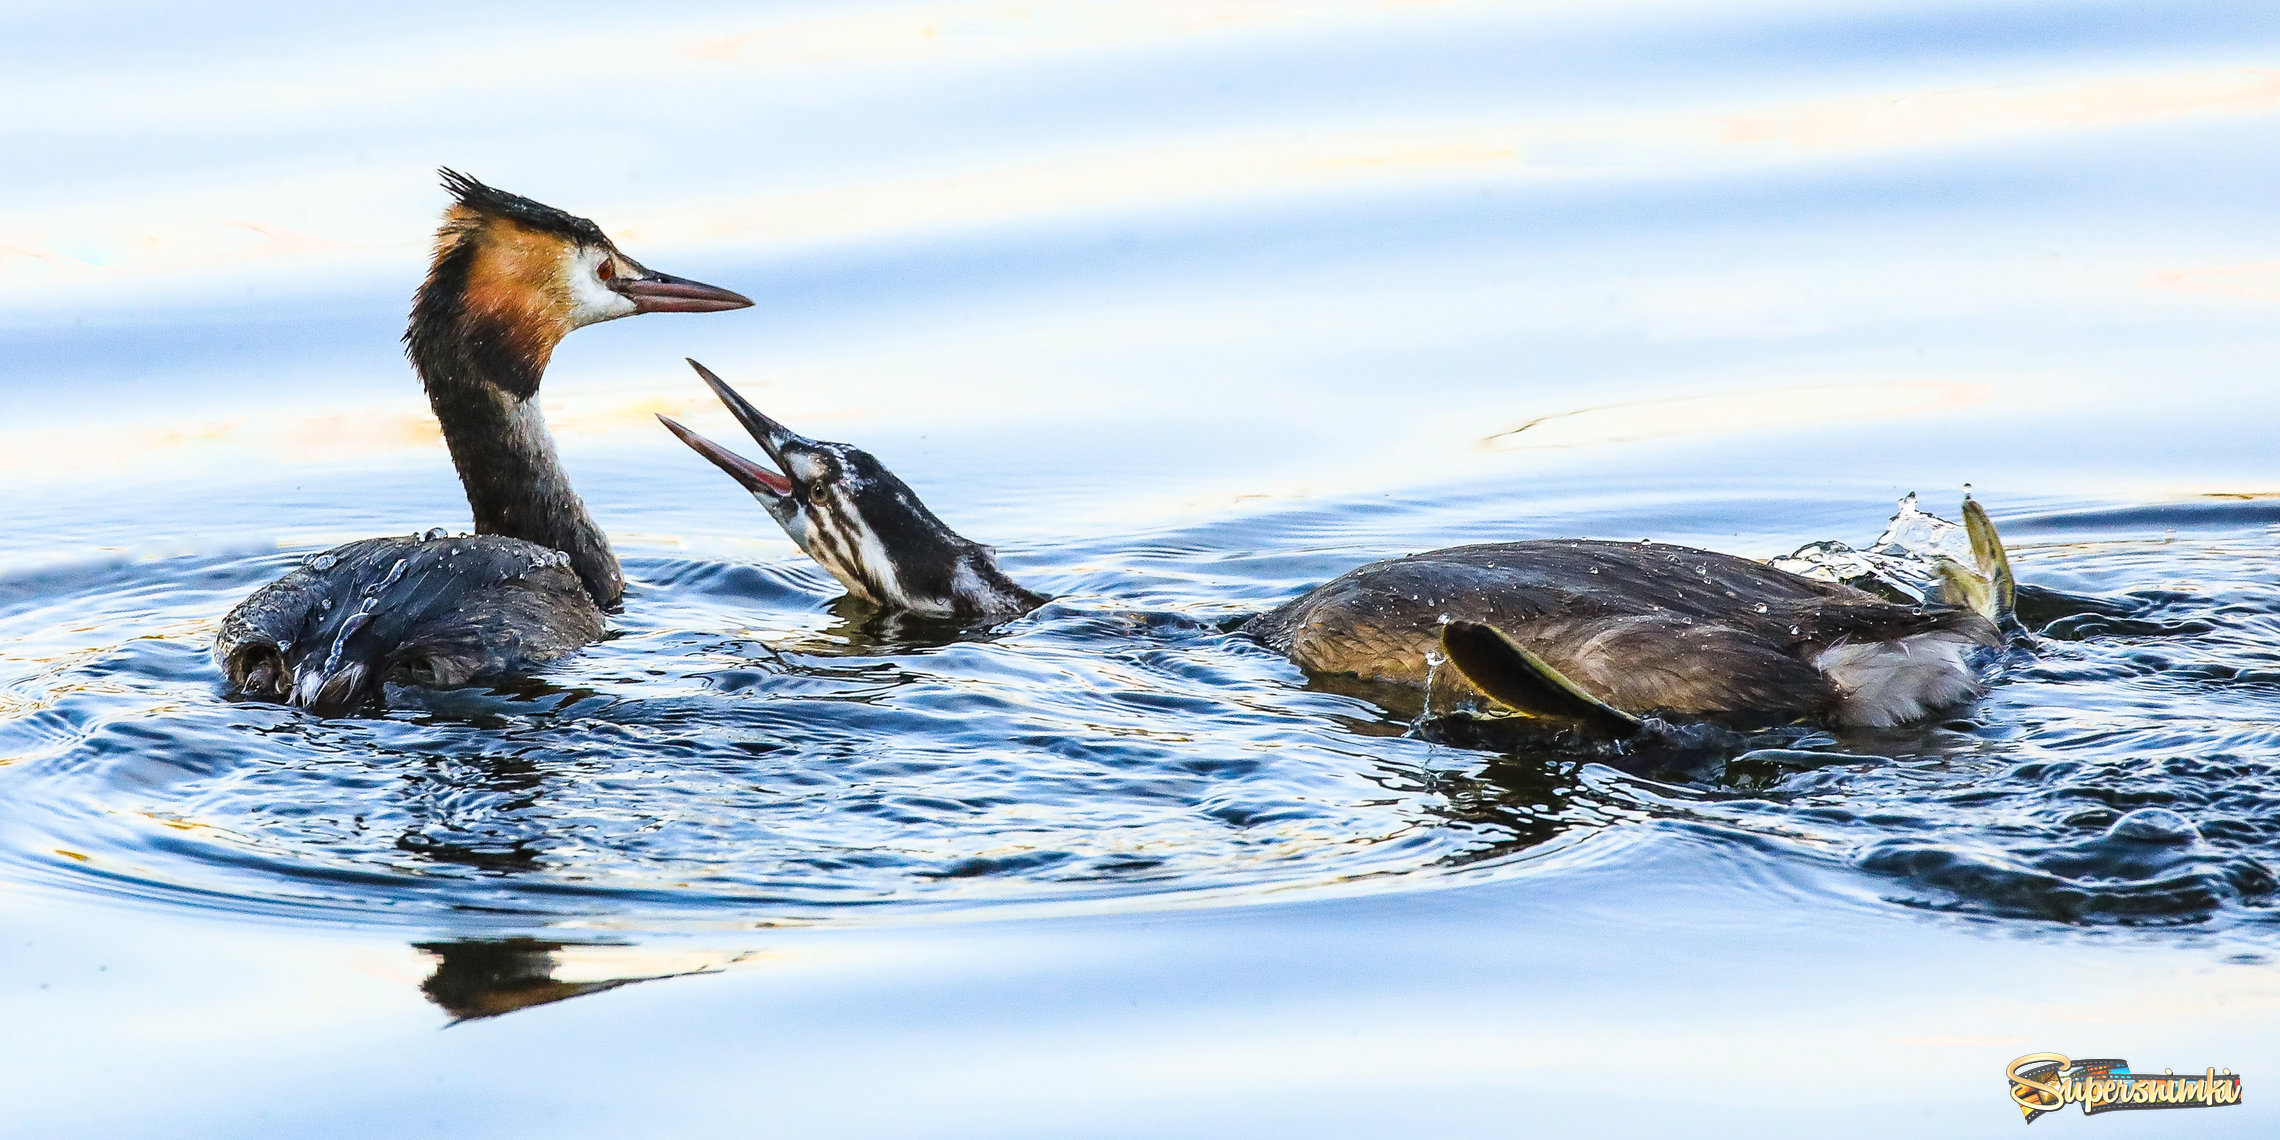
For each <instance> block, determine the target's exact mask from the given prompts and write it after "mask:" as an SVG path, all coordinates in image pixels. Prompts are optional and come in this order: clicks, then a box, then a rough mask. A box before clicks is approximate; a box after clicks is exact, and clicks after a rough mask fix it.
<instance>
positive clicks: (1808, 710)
mask: <svg viewBox="0 0 2280 1140" xmlns="http://www.w3.org/2000/svg"><path fill="white" fill-rule="evenodd" d="M689 363H690V364H691V365H693V366H695V368H696V369H697V372H698V374H699V375H701V376H703V377H704V380H705V383H707V384H709V385H711V387H712V390H713V392H714V393H715V394H717V395H718V396H719V397H720V399H721V401H722V402H723V403H725V404H727V405H728V408H729V411H730V412H732V413H733V414H734V415H735V416H736V418H737V420H738V422H740V423H742V424H743V425H744V427H745V430H747V431H749V432H751V433H752V437H753V438H754V439H755V440H758V441H759V443H760V446H761V447H762V448H763V449H764V450H765V451H766V452H767V453H768V458H769V459H771V460H773V461H774V462H775V464H776V466H777V467H778V468H779V469H780V473H779V472H778V471H771V470H769V469H768V468H766V467H764V466H762V465H760V464H757V463H754V462H752V461H751V460H748V459H745V458H743V457H742V456H739V455H737V454H736V453H734V452H731V451H729V450H728V449H726V448H724V447H721V446H720V445H719V444H716V443H714V442H712V441H711V440H708V439H706V438H704V437H703V436H700V435H698V434H696V433H695V432H692V431H690V430H689V429H687V428H685V427H682V426H681V425H680V424H677V423H675V422H673V421H672V420H670V419H665V417H662V416H660V417H659V419H661V420H663V421H664V423H665V426H666V427H667V428H670V429H671V430H672V431H673V433H674V434H675V435H678V436H679V437H680V438H681V440H682V442H684V443H686V444H688V445H689V446H690V447H692V448H694V449H696V451H697V452H698V454H700V455H703V456H704V457H705V458H707V459H709V460H711V461H712V462H713V463H714V464H715V465H716V466H718V467H719V468H720V469H721V470H723V471H725V472H727V473H728V474H729V475H730V476H731V477H732V478H734V479H735V480H736V481H737V482H738V483H740V484H742V485H743V486H744V488H745V489H746V490H748V491H750V492H751V493H752V495H753V497H754V498H756V499H758V500H759V501H760V503H761V505H762V506H765V507H766V508H768V512H769V514H771V515H773V516H775V518H776V521H777V522H779V523H781V524H782V525H783V527H784V530H785V532H786V533H788V534H789V535H791V538H792V541H793V542H795V543H797V544H799V547H800V549H802V550H804V551H806V552H807V553H808V554H809V555H810V556H812V557H813V558H814V559H815V560H816V561H817V562H819V563H821V564H822V565H823V567H824V569H826V570H829V571H830V572H831V574H832V576H833V577H836V578H838V579H839V581H840V582H841V583H843V584H845V585H846V587H847V588H848V590H849V591H850V592H851V593H853V594H855V595H856V596H857V597H860V598H863V599H866V600H868V601H871V602H874V603H877V604H879V605H882V606H891V607H897V608H901V609H908V610H913V611H917V612H919V613H924V614H931V615H936V616H941V617H953V618H958V619H961V620H983V619H1003V618H1009V617H1014V616H1017V615H1020V614H1023V613H1027V612H1028V611H1030V610H1032V609H1035V608H1036V607H1037V606H1039V605H1041V604H1043V603H1044V601H1045V600H1046V599H1045V597H1044V596H1043V595H1040V594H1037V593H1035V592H1032V591H1030V590H1027V589H1024V588H1022V587H1021V586H1020V585H1018V584H1016V583H1015V582H1014V581H1013V580H1012V579H1011V578H1009V577H1007V576H1006V575H1005V573H1004V572H1003V571H1001V570H999V569H998V566H997V562H996V559H995V557H994V556H993V555H992V553H991V551H990V550H989V548H988V547H985V546H980V545H978V544H975V543H972V542H969V541H967V540H966V539H964V538H961V537H959V536H958V535H957V534H955V533H953V532H952V531H951V530H950V528H948V527H947V526H944V525H943V524H942V522H941V521H940V520H939V519H937V518H935V517H934V515H933V513H932V512H930V511H928V510H927V509H926V507H925V505H924V504H922V503H920V502H919V500H918V497H917V496H916V495H914V494H912V493H911V490H910V488H909V487H908V486H906V485H904V483H903V481H902V480H900V479H897V478H895V476H894V475H893V474H892V473H890V472H888V471H887V469H886V468H884V467H882V466H881V465H880V464H879V462H878V461H877V460H875V459H873V458H872V457H871V456H870V455H869V454H868V453H866V452H863V451H861V450H859V449H857V448H854V447H850V446H848V445H846V444H841V443H823V442H819V441H816V440H810V439H806V438H804V437H801V436H799V435H796V434H794V433H793V432H792V431H791V430H790V429H788V428H785V427H784V426H783V425H782V424H779V423H777V422H776V421H774V420H772V419H769V418H768V417H767V416H765V415H762V414H761V413H760V412H759V411H758V410H757V409H755V408H754V407H752V405H751V404H750V403H748V402H746V401H745V400H744V399H743V397H741V396H739V395H737V394H736V392H735V391H733V390H732V389H730V388H729V387H728V385H727V384H725V383H723V382H722V381H721V379H720V378H719V377H717V376H715V375H713V374H712V373H711V372H710V371H709V370H707V369H706V368H705V367H704V366H703V365H701V364H697V363H696V362H695V361H693V360H692V361H690V362H689ZM1964 513H1965V519H1966V524H1967V526H1968V527H1969V528H1970V530H1971V533H1972V538H1973V548H1974V554H1975V557H1976V560H1977V561H1978V562H1979V563H1980V566H1979V569H1978V572H1977V574H1976V575H1974V574H1973V572H1970V571H1965V570H1963V569H1962V568H1961V567H1959V566H1956V565H1954V564H1952V563H1950V564H1947V565H1946V566H1944V567H1943V571H1944V572H1945V574H1946V576H1947V578H1948V579H1949V589H1948V590H1947V595H1948V596H1949V597H1952V598H1956V599H1958V600H1959V601H1968V602H1970V603H1972V604H1960V605H1948V604H1925V605H1903V604H1899V603H1895V602H1890V601H1886V600H1884V599H1882V598H1879V597H1877V596H1875V595H1873V594H1869V593H1867V592H1865V591H1862V590H1858V589H1854V588H1853V587H1850V586H1843V585H1837V584H1834V583H1829V582H1818V581H1814V580H1811V579H1808V578H1802V577H1799V576H1797V575H1795V574H1791V573H1788V572H1786V571H1782V570H1776V569H1774V568H1772V567H1770V566H1766V565H1763V564H1761V563H1757V562H1752V561H1750V560H1748V559H1745V558H1737V557H1734V556H1732V555H1728V554H1717V553H1713V552H1711V551H1707V550H1695V549H1692V548H1690V547H1683V546H1668V545H1664V544H1661V543H1618V542H1593V541H1585V540H1539V541H1530V542H1504V543H1491V544H1486V545H1480V546H1460V547H1454V548H1451V549H1447V550H1436V551H1432V552H1429V553H1425V554H1415V555H1411V556H1409V557H1406V558H1396V559H1391V560H1388V561H1384V562H1373V563H1371V564H1369V565H1367V566H1363V567H1360V568H1359V569H1356V570H1353V571H1350V572H1348V573H1346V574H1344V575H1341V576H1339V577H1338V578H1336V579H1334V580H1332V581H1330V582H1328V583H1325V584H1323V585H1321V586H1318V587H1316V588H1315V589H1313V590H1310V591H1308V592H1307V593H1306V594H1304V595H1302V596H1300V597H1299V598H1297V599H1295V600H1293V601H1290V602H1287V603H1285V604H1283V605H1281V606H1277V607H1276V608H1275V609H1273V610H1270V611H1268V612H1267V613H1264V614H1261V615H1259V616H1257V617H1255V618H1252V619H1251V620H1250V621H1248V622H1246V623H1245V624H1244V625H1243V626H1242V627H1241V628H1242V630H1243V631H1244V632H1245V633H1248V634H1249V635H1251V636H1252V637H1255V638H1257V639H1258V640H1259V641H1260V642H1262V643H1264V644H1266V645H1267V646H1269V647H1271V648H1273V649H1275V650H1277V651H1279V652H1281V653H1283V654H1285V655H1287V656H1288V657H1289V658H1290V659H1291V660H1292V661H1294V662H1296V663H1297V664H1298V665H1299V666H1300V667H1301V668H1303V669H1306V670H1307V671H1308V672H1310V673H1315V674H1324V675H1340V676H1349V677H1355V678H1359V679H1361V680H1363V681H1367V682H1375V683H1378V684H1382V685H1390V686H1395V687H1399V688H1404V689H1409V690H1413V691H1415V692H1418V693H1420V694H1423V695H1425V696H1426V697H1427V698H1428V699H1429V700H1430V703H1431V705H1432V707H1437V708H1451V707H1454V706H1455V705H1456V704H1457V703H1459V702H1462V701H1465V700H1467V699H1471V700H1475V701H1477V700H1478V698H1480V697H1481V696H1484V695H1485V696H1487V697H1490V698H1493V699H1494V700H1495V701H1496V702H1497V703H1499V704H1501V705H1504V706H1506V707H1508V708H1510V709H1512V710H1514V711H1517V712H1521V713H1524V714H1527V715H1530V716H1534V717H1538V718H1542V719H1546V720H1550V721H1553V722H1557V723H1559V724H1562V725H1575V726H1579V727H1582V728H1584V729H1586V730H1589V731H1591V732H1593V733H1595V734H1600V735H1608V736H1615V737H1623V736H1628V735H1631V734H1634V733H1636V732H1638V731H1639V730H1640V728H1641V721H1640V718H1641V717H1643V716H1645V715H1648V714H1675V715H1677V716H1681V717H1685V718H1690V719H1700V720H1711V721H1722V722H1729V723H1759V724H1763V723H1774V722H1788V721H1796V720H1806V721H1815V722H1820V723H1825V724H1831V725H1842V726H1857V727H1885V726H1890V725H1896V724H1902V723H1905V722H1908V721H1911V720H1917V719H1920V718H1922V717H1924V716H1926V715H1929V714H1930V713H1932V712H1935V711H1938V710H1940V709H1943V708H1948V707H1951V706H1954V705H1957V704H1960V703H1962V702H1964V701H1968V700H1970V699H1971V698H1973V697H1974V696H1976V695H1978V692H1979V678H1978V675H1977V660H1976V659H1977V658H1981V657H1983V656H1986V655H1988V653H1987V651H1991V650H1994V649H1997V648H1998V647H2000V646H2001V645H2002V644H2003V635H2002V633H2001V632H2000V630H1999V629H1998V623H1999V621H2000V620H2002V619H2003V617H2004V615H2005V613H2006V612H2007V610H2008V608H2009V606H2010V604H2011V589H2012V587H2011V583H2010V568H2009V563H2008V560H2007V558H2006V557H2005V555H2004V553H2003V548H2002V544H2001V542H2000V541H1999V540H1998V539H1997V537H1996V535H1995V530H1994V527H1993V525H1992V524H1991V523H1990V522H1989V521H1988V519H1987V515H1986V512H1985V511H1984V510H1982V509H1981V508H1980V506H1979V505H1978V504H1977V503H1975V502H1970V501H1966V503H1965V511H1964ZM1444 661H1446V662H1448V663H1450V664H1453V665H1454V666H1455V668H1454V669H1440V668H1437V666H1438V665H1440V664H1441V663H1442V662H1444Z"/></svg>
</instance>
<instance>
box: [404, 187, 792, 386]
mask: <svg viewBox="0 0 2280 1140" xmlns="http://www.w3.org/2000/svg"><path fill="white" fill-rule="evenodd" d="M441 173H442V175H443V185H444V189H446V190H449V191H450V192H451V194H452V197H453V199H454V201H453V202H452V204H451V207H450V208H449V209H448V210H446V211H445V212H444V216H443V228H442V229H440V230H438V231H437V232H436V240H435V256H434V260H433V261H432V262H431V264H430V265H429V268H428V276H427V280H426V281H425V282H424V283H423V284H422V285H421V286H420V291H419V294H418V295H417V296H416V297H415V298H414V299H413V302H412V323H411V328H410V329H409V330H408V331H407V332H406V333H405V334H404V340H405V343H406V344H407V346H408V347H409V350H410V353H411V355H412V357H413V359H414V361H415V362H419V361H422V360H423V358H426V359H427V362H428V363H434V364H442V363H445V362H443V361H440V360H435V359H433V358H434V356H435V352H434V350H435V349H437V348H439V347H442V346H444V345H447V344H448V345H449V346H451V347H453V348H456V349H458V350H460V351H463V352H465V353H467V354H468V355H469V356H470V357H472V358H473V359H471V360H469V361H468V363H469V364H472V365H474V366H475V367H473V368H471V369H470V371H472V372H476V373H480V374H482V375H484V376H485V377H486V378H488V379H490V380H491V381H492V382H493V383H496V384H499V385H500V386H502V387H505V388H507V389H508V390H509V391H510V392H512V393H513V394H514V395H517V396H522V397H526V398H527V397H528V396H529V395H531V394H532V393H534V392H536V391H537V389H538V379H539V376H540V375H541V374H543V373H544V372H545V370H546V362H547V360H548V359H549V358H550V357H551V356H552V355H553V352H554V346H555V345H556V344H558V343H560V342H561V340H562V338H563V337H564V336H567V335H568V334H569V333H570V331H571V330H572V329H578V328H583V327H585V326H587V325H591V324H596V323H599V322H601V321H612V320H616V319H617V318H619V317H630V316H633V315H634V314H636V313H714V312H720V311H722V310H726V309H742V308H745V307H747V306H749V305H751V304H752V301H751V300H750V299H749V298H747V297H744V296H743V295H741V294H738V293H732V292H730V291H728V290H726V289H722V288H719V287H717V286H712V285H706V284H704V283H702V282H698V281H690V280H687V279H685V278H680V277H675V276H673V275H671V274H669V273H659V272H657V271H656V270H653V269H650V268H649V267H647V266H645V265H643V264H641V263H640V262H638V261H635V260H634V259H633V258H631V257H628V256H626V254H625V253H624V251H622V250H620V249H618V247H617V244H616V243H615V242H612V241H611V240H610V239H609V237H608V235H606V234H604V233H602V229H601V227H600V226H597V225H595V224H594V223H593V222H591V221H588V220H587V219H585V218H581V217H578V216H577V215H575V214H571V213H567V212H564V211H562V210H558V209H555V208H554V207H552V206H549V205H546V204H545V203H542V202H535V201H532V200H531V199H529V198H525V197H523V196H522V195H520V194H509V193H507V192H506V191H504V190H499V189H495V188H493V187H490V186H485V185H484V184H482V183H481V182H477V181H476V180H474V179H473V178H469V177H468V176H466V175H464V174H461V173H459V172H458V171H455V170H444V171H442V172H441ZM444 370H446V371H448V370H449V369H444Z"/></svg>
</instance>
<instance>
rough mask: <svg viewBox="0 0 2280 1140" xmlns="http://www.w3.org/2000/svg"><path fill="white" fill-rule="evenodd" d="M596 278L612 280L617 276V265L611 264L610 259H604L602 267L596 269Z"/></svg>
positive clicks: (598, 266)
mask: <svg viewBox="0 0 2280 1140" xmlns="http://www.w3.org/2000/svg"><path fill="white" fill-rule="evenodd" d="M594 276H596V277H599V278H601V279H602V280H604V281H607V280H609V279H610V278H612V277H615V276H617V265H616V264H614V263H613V262H611V261H610V259H609V258H606V257H605V258H603V259H602V263H601V264H600V265H597V266H595V267H594Z"/></svg>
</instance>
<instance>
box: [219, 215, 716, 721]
mask: <svg viewBox="0 0 2280 1140" xmlns="http://www.w3.org/2000/svg"><path fill="white" fill-rule="evenodd" d="M442 175H443V184H444V188H445V189H447V190H449V191H450V192H451V194H452V196H453V198H454V201H453V203H452V205H451V207H450V208H449V209H447V210H446V211H445V212H444V220H443V227H442V229H440V230H439V231H437V233H436V240H435V254H434V259H433V261H432V262H431V264H430V265H429V268H428V275H427V280H426V281H424V282H423V283H422V284H421V285H420V288H419V292H418V293H417V294H416V295H415V296H414V297H413V299H412V316H411V324H410V327H409V328H408V329H407V330H406V331H405V333H404V345H405V354H406V355H407V356H409V357H410V358H411V362H412V367H413V368H414V369H415V370H416V371H418V373H419V374H420V383H421V384H422V385H423V386H424V387H425V388H426V389H427V395H428V403H429V405H430V406H431V407H432V408H433V409H434V410H435V418H436V421H437V422H438V423H439V424H441V425H442V427H443V438H444V443H445V444H446V445H447V446H448V447H449V448H450V451H451V462H452V466H454V467H456V468H457V469H458V471H459V481H460V484H461V485H462V486H463V487H464V488H465V489H466V492H467V504H468V506H469V507H470V508H472V510H473V512H474V516H475V531H476V533H475V534H473V535H462V536H459V537H456V538H450V537H445V536H444V535H443V533H442V532H441V531H440V530H437V531H430V532H428V533H427V534H426V535H414V536H411V537H400V538H371V539H365V540H363V541H361V542H352V543H349V544H347V545H345V546H339V547H335V548H333V549H331V550H328V551H325V552H324V553H322V554H318V555H315V556H314V557H311V558H310V559H308V561H307V562H305V563H304V564H303V565H302V566H301V567H300V568H299V569H296V570H294V571H293V572H291V573H289V574H287V575H285V576H284V577H283V578H280V579H278V580H277V581H275V582H273V583H270V584H269V585H267V586H264V587H262V588H261V589H260V590H258V591H255V593H254V594H253V595H252V596H251V597H249V598H247V599H246V600H245V601H244V602H242V603H240V604H239V605H238V606H237V608H235V609H233V610H231V611H230V613H229V616H227V617H225V618H223V619H222V629H221V633H220V635H219V636H218V637H217V638H216V640H215V642H214V659H215V661H216V662H218V663H219V664H220V665H221V666H222V668H223V669H224V670H225V671H226V672H227V673H228V674H229V680H230V684H231V686H232V687H233V688H234V689H235V690H236V691H238V692H240V693H243V694H245V695H246V696H249V697H255V698H271V699H281V700H285V701H289V702H291V703H293V704H296V705H301V706H303V707H306V708H309V709H312V710H315V711H317V712H320V713H326V714H332V713H337V712H341V711H344V710H347V709H350V708H354V707H355V706H357V705H358V704H360V703H362V702H363V701H364V700H366V699H367V698H369V697H370V696H372V695H373V694H374V693H376V692H377V691H378V690H379V687H380V685H381V684H382V683H383V682H385V681H403V682H410V683H414V684H423V685H456V684H461V683H464V682H467V681H470V680H476V679H480V678H484V677H492V676H499V675H505V674H512V673H516V672H520V671H524V670H527V669H530V668H533V667H535V666H537V665H541V664H544V663H545V662H547V661H550V660H552V659H554V658H557V657H560V656H562V655H563V654H565V653H568V652H570V651H571V650H573V649H576V648H578V647H579V646H581V645H585V644H587V643H588V642H591V641H593V640H594V639H595V638H597V637H600V636H601V633H602V612H603V611H604V610H606V609H609V608H610V607H612V606H615V605H616V604H617V603H618V599H619V597H620V596H621V595H622V594H623V593H624V588H625V586H624V578H623V576H622V575H621V574H620V572H619V570H618V562H617V556H616V555H614V554H612V553H611V552H610V544H609V539H608V538H606V537H605V536H604V535H603V534H602V530H601V527H599V526H597V525H596V524H595V522H594V520H593V517H592V516H591V515H589V514H587V512H586V506H585V504H584V503H583V502H581V501H579V498H578V493H577V492H576V491H574V490H572V489H571V487H570V477H569V475H568V474H567V473H566V472H564V471H563V469H562V463H561V460H560V459H558V458H557V457H556V455H555V452H554V438H553V436H551V435H549V434H548V433H547V430H546V419H545V417H544V416H543V415H542V414H541V413H540V411H539V407H538V400H537V397H538V385H539V380H540V378H541V377H543V376H544V375H545V372H546V364H547V360H548V359H549V358H550V357H551V356H552V355H553V352H554V346H555V345H556V344H558V343H560V342H561V340H562V338H563V337H564V336H566V335H568V334H569V332H570V331H571V330H572V329H576V328H581V327H584V326H586V325H590V324H595V323H597V322H600V321H608V320H615V319H617V318H619V317H629V316H632V315H634V314H636V313H710V312H719V311H721V310H725V309H741V308H744V307H746V306H748V305H750V304H751V303H752V302H751V301H750V300H747V299H746V298H744V297H742V296H740V295H738V294H735V293H731V292H729V291H728V290H726V289H720V288H715V287H714V286H711V285H705V284H700V283H698V282H695V281H687V280H683V279H682V278H679V277H673V276H670V275H667V274H663V273H657V272H654V271H652V270H649V269H647V268H645V267H643V266H642V264H641V263H640V262H637V261H635V260H633V259H632V258H630V257H627V256H626V255H625V254H624V253H622V252H620V251H619V250H618V248H617V246H616V245H614V244H612V243H611V241H610V239H609V238H608V237H607V236H605V235H604V234H603V233H602V231H601V228H600V227H598V226H596V225H595V224H594V223H592V222H590V221H588V220H586V219H584V218H581V217H577V216H575V215H572V214H567V213H564V212H563V211H561V210H557V209H555V208H554V207H552V206H547V205H542V204H540V203H538V202H534V201H532V200H530V199H528V198H524V197H521V196H519V195H515V194H509V193H506V192H505V191H502V190H495V189H493V188H491V187H489V186H485V185H483V184H482V183H480V182H477V181H476V180H474V179H472V178H469V177H467V176H465V175H463V174H459V173H457V172H454V171H450V170H445V171H443V172H442Z"/></svg>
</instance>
